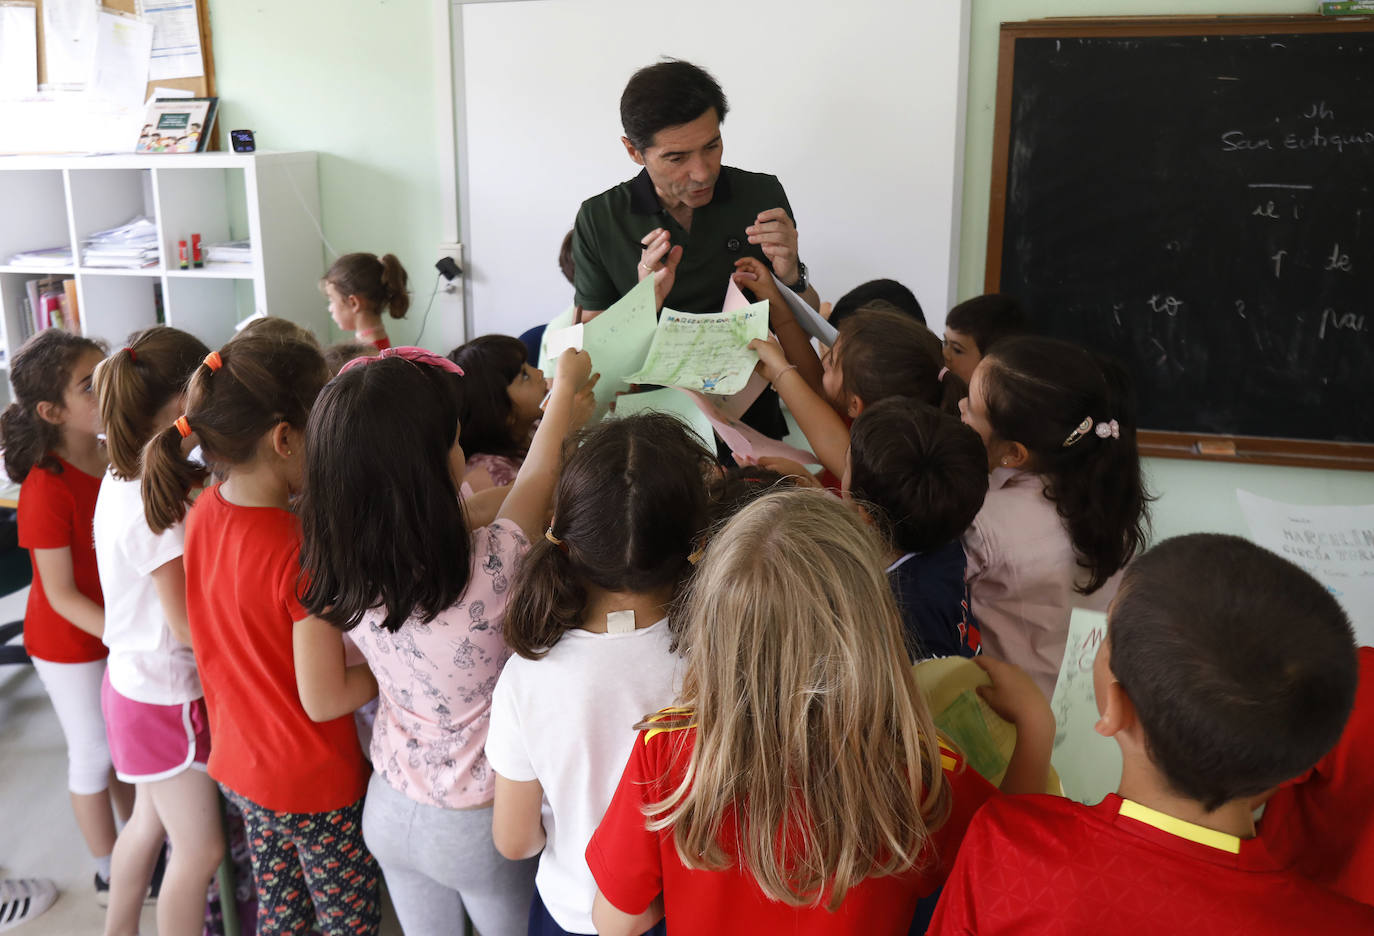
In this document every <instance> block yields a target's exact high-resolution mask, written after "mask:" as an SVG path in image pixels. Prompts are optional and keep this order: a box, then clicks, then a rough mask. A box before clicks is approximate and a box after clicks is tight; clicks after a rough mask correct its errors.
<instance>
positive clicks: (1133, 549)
mask: <svg viewBox="0 0 1374 936" xmlns="http://www.w3.org/2000/svg"><path fill="white" fill-rule="evenodd" d="M961 409H962V411H963V420H964V422H966V423H967V424H968V425H970V426H972V427H973V428H974V429H975V430H976V431H977V432H978V434H979V435H980V436H981V437H982V439H983V444H984V445H985V446H986V447H987V452H988V470H989V471H990V472H991V477H990V479H989V484H988V494H987V498H986V500H985V501H984V503H983V509H982V510H981V511H979V513H978V516H977V518H976V519H975V520H974V522H973V526H972V527H971V528H970V529H969V531H968V533H966V534H965V536H964V549H965V552H966V553H967V554H968V582H969V589H970V593H971V597H972V602H973V613H974V615H975V617H977V619H978V623H979V627H980V630H981V634H982V639H983V645H984V648H985V650H986V652H987V653H989V654H991V655H992V656H993V657H995V658H997V659H999V660H1007V661H1009V662H1012V663H1016V664H1018V665H1020V666H1022V667H1024V668H1025V669H1026V670H1028V671H1029V672H1030V674H1031V675H1032V676H1034V677H1035V680H1036V682H1037V683H1038V684H1039V685H1040V688H1041V689H1042V690H1043V691H1044V693H1045V695H1046V697H1047V698H1048V697H1052V696H1053V693H1054V684H1055V681H1056V680H1057V679H1058V677H1059V667H1060V663H1061V662H1062V661H1063V657H1064V646H1065V644H1066V643H1067V641H1068V634H1069V614H1070V612H1071V611H1072V609H1073V606H1074V604H1075V603H1077V600H1078V596H1080V595H1093V594H1094V593H1099V592H1102V589H1103V588H1104V586H1108V592H1106V593H1101V594H1098V595H1096V596H1095V599H1096V601H1098V602H1102V601H1103V599H1109V598H1110V592H1112V591H1114V590H1115V588H1114V586H1112V585H1109V582H1111V581H1112V579H1113V576H1115V575H1116V574H1117V573H1118V572H1120V571H1121V569H1122V568H1123V567H1124V566H1125V565H1126V563H1127V562H1129V561H1130V560H1131V558H1132V557H1133V556H1134V555H1135V554H1136V553H1137V552H1139V551H1140V550H1141V549H1142V548H1143V547H1144V545H1145V542H1146V540H1147V539H1148V530H1149V511H1148V509H1147V505H1148V503H1149V501H1150V496H1149V494H1148V493H1147V492H1146V490H1145V484H1144V480H1143V479H1142V477H1141V473H1140V454H1139V451H1138V450H1137V448H1136V422H1135V399H1134V394H1133V393H1132V391H1131V388H1130V384H1129V380H1128V378H1127V375H1126V373H1125V372H1124V371H1123V370H1122V368H1121V366H1120V365H1119V364H1117V363H1116V362H1114V361H1110V360H1107V359H1105V358H1100V357H1098V356H1096V355H1094V354H1093V353H1091V352H1089V351H1087V350H1085V349H1083V348H1080V347H1078V346H1076V345H1072V344H1069V343H1067V342H1063V341H1056V340H1053V339H1049V338H1036V337H1024V336H1019V337H1013V338H1006V339H1003V340H1002V341H999V342H998V343H997V345H996V346H995V347H994V348H993V349H992V350H991V351H990V352H989V354H988V355H987V356H986V357H984V358H983V360H982V361H981V362H980V363H979V364H978V366H977V368H976V369H975V370H974V372H973V381H972V383H971V384H970V386H969V396H968V399H967V400H966V401H965V402H964V403H963V404H962V405H961Z"/></svg>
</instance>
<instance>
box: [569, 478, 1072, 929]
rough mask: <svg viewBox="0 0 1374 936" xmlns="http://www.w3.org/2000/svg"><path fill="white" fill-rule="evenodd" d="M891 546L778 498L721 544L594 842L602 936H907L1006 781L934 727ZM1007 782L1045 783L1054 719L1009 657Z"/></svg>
mask: <svg viewBox="0 0 1374 936" xmlns="http://www.w3.org/2000/svg"><path fill="white" fill-rule="evenodd" d="M883 566H884V563H883V561H882V546H881V544H880V543H879V541H878V538H877V536H876V535H875V534H874V533H873V531H872V530H871V529H870V528H869V527H868V526H867V525H866V524H865V523H864V522H863V520H862V519H861V518H860V517H859V516H858V515H857V514H856V513H855V512H854V511H852V510H850V509H848V508H847V507H846V506H845V505H844V504H843V503H841V502H840V501H838V500H836V499H834V498H832V497H828V496H826V495H825V494H823V493H821V492H818V491H814V490H806V489H800V490H792V491H786V490H784V491H777V492H774V493H770V494H766V495H764V496H763V497H761V498H759V499H758V500H755V501H754V502H753V503H751V504H749V505H748V506H747V507H745V508H744V509H743V510H742V511H741V512H740V513H739V514H737V515H736V516H735V518H734V519H733V520H731V521H730V522H729V523H728V524H727V525H726V526H725V527H724V529H722V530H721V531H720V532H719V533H717V534H716V535H715V536H714V537H713V538H712V540H711V543H710V545H709V546H708V547H707V549H706V555H705V558H704V559H703V560H702V562H701V564H700V565H699V566H698V568H697V571H696V574H695V575H694V576H693V579H692V581H691V583H690V585H689V586H688V590H687V593H686V595H685V596H684V598H683V601H682V603H681V616H680V618H679V619H678V626H679V627H680V628H681V631H682V642H683V645H684V652H685V655H686V659H687V669H686V675H685V676H684V679H683V685H682V691H681V693H680V694H679V696H678V702H677V704H676V705H675V706H674V707H672V708H667V709H663V710H661V711H659V712H657V713H656V714H652V715H649V716H647V717H645V718H644V719H643V720H642V721H641V722H640V723H639V725H638V726H637V727H638V728H639V729H640V731H641V732H642V733H641V734H640V735H639V737H638V739H636V740H635V742H634V745H633V747H632V749H631V753H630V758H629V762H628V764H627V765H626V767H625V772H624V775H623V776H622V777H621V780H620V786H619V788H618V789H617V790H616V793H615V796H614V798H613V799H612V801H611V805H610V807H609V808H608V809H607V810H606V814H605V816H604V818H603V819H602V820H601V824H600V827H599V828H598V829H597V831H596V834H595V835H594V836H593V838H592V841H591V843H590V845H589V846H588V848H587V861H588V864H589V865H590V866H591V870H592V874H593V875H594V877H595V878H596V884H597V888H598V894H597V898H596V907H595V910H594V917H595V920H596V925H597V932H599V933H602V934H611V933H614V934H629V933H635V932H639V931H640V930H642V929H643V928H644V926H645V925H646V924H647V923H649V922H652V921H653V920H655V919H657V918H658V917H660V916H662V915H663V914H665V913H666V916H667V919H669V920H671V921H672V927H673V929H674V930H676V931H679V932H686V933H713V934H733V933H739V934H746V933H748V934H754V933H805V934H812V933H814V934H819V933H834V934H849V933H853V934H859V933H863V934H865V936H867V934H879V936H882V934H893V936H895V934H899V933H905V932H906V931H907V928H908V926H909V925H910V923H911V920H912V916H913V914H914V912H915V909H916V903H917V901H918V899H920V898H921V897H924V896H926V895H928V894H930V893H931V892H932V891H934V890H935V889H936V888H938V887H939V886H940V884H941V883H942V881H943V880H944V877H945V875H946V874H947V873H948V869H949V867H950V865H951V863H952V861H953V857H954V853H955V851H956V849H957V848H958V845H959V841H960V839H961V838H962V836H963V833H964V829H965V828H966V827H967V825H968V822H969V820H970V817H971V816H972V815H973V813H974V811H975V810H977V809H978V807H979V806H981V805H982V804H983V803H984V802H985V801H986V800H987V799H988V798H989V797H990V796H992V795H993V794H994V792H995V791H994V789H993V787H992V786H991V785H990V784H989V783H988V782H987V781H986V780H984V779H983V778H982V777H980V776H978V774H976V773H974V772H973V771H972V770H969V769H966V768H965V767H964V763H963V759H962V757H961V756H960V755H959V754H958V752H956V751H955V750H953V749H952V748H950V747H948V746H946V745H944V744H943V743H942V742H940V740H939V739H938V737H937V734H936V730H935V726H934V724H933V722H932V721H931V716H930V713H929V711H928V710H927V708H926V705H925V702H924V701H923V699H922V697H921V695H920V691H919V689H918V688H917V686H916V682H915V678H914V676H913V673H912V669H911V666H910V665H909V663H908V662H907V654H906V650H905V647H904V645H903V641H902V631H901V624H900V618H899V616H898V613H897V608H896V605H895V604H894V602H893V599H892V595H891V592H890V591H889V589H888V584H887V580H886V578H885V577H884V575H883ZM988 668H989V672H990V675H991V676H992V677H993V685H992V686H990V687H987V688H986V690H985V691H984V693H983V694H984V698H986V699H987V700H988V702H989V704H990V705H992V706H993V707H994V708H995V709H997V710H998V711H999V713H1000V714H1003V715H1004V717H1007V718H1008V719H1009V720H1011V721H1013V722H1014V723H1016V724H1017V726H1018V743H1017V748H1016V751H1015V753H1014V754H1013V756H1012V763H1011V765H1010V766H1009V768H1008V779H1007V780H1005V781H1004V783H1003V787H1004V788H1005V789H1008V790H1010V789H1013V788H1014V789H1036V788H1038V789H1041V790H1043V789H1044V784H1045V780H1046V772H1047V770H1048V765H1049V752H1050V745H1051V742H1052V738H1053V734H1054V720H1053V717H1052V716H1051V715H1050V713H1049V705H1048V703H1046V702H1045V700H1044V699H1043V698H1040V697H1039V693H1038V692H1037V691H1036V689H1035V687H1034V685H1033V684H1032V683H1031V682H1030V681H1029V680H1028V679H1026V678H1025V677H1024V675H1022V674H1019V673H1018V672H1017V671H1015V670H1014V668H1011V667H1005V668H1004V667H1000V666H998V665H997V664H995V663H993V664H991V665H990V666H989V667H988Z"/></svg>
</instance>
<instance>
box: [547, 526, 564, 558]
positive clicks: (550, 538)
mask: <svg viewBox="0 0 1374 936" xmlns="http://www.w3.org/2000/svg"><path fill="white" fill-rule="evenodd" d="M544 539H546V540H548V541H549V542H550V543H553V544H554V545H555V546H557V547H558V548H559V549H561V550H563V551H564V552H567V551H568V546H567V544H566V543H564V542H563V541H562V540H561V539H559V538H558V537H556V536H554V535H553V527H549V528H548V529H547V530H545V531H544Z"/></svg>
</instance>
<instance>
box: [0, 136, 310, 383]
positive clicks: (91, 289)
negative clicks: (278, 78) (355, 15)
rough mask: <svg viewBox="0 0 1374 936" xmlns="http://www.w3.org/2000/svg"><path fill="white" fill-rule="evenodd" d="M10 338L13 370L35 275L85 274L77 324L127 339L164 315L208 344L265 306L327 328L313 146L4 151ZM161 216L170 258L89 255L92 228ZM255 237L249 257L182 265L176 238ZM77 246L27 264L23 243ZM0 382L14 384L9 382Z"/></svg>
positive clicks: (1, 228)
mask: <svg viewBox="0 0 1374 936" xmlns="http://www.w3.org/2000/svg"><path fill="white" fill-rule="evenodd" d="M0 206H2V207H0V348H3V350H4V352H5V354H4V361H3V364H0V366H3V367H4V368H8V366H9V362H10V361H11V360H13V358H14V352H15V351H17V350H18V349H19V346H20V345H21V344H22V343H23V336H24V327H23V316H24V314H25V312H24V296H25V290H26V286H25V284H26V283H27V282H28V281H29V280H32V279H40V278H43V277H46V276H61V277H63V278H67V279H75V280H76V290H77V304H78V308H79V317H80V325H81V331H82V332H83V333H84V334H86V335H88V336H90V337H93V338H100V339H103V340H105V341H106V342H108V343H109V345H110V348H111V349H112V350H114V349H118V348H119V347H121V346H122V345H123V343H124V341H125V339H126V338H127V337H128V336H129V334H130V333H131V332H134V331H137V330H138V329H141V328H148V327H150V326H152V325H156V324H157V323H158V312H157V308H156V304H155V298H154V297H155V292H156V290H155V287H160V289H161V293H162V305H163V322H164V323H165V324H167V325H172V326H175V327H176V328H180V329H183V330H185V331H188V332H191V333H192V334H194V335H197V336H198V337H200V338H201V340H203V341H204V342H205V343H206V344H207V345H209V346H210V347H212V348H214V347H218V346H220V345H221V344H223V343H224V342H225V341H227V340H228V339H229V338H230V337H231V336H232V335H233V334H234V325H235V324H236V323H237V322H239V321H241V320H242V319H244V318H246V317H248V316H249V315H252V314H253V313H255V312H258V311H262V312H265V313H267V314H269V315H275V316H278V317H281V318H286V319H291V320H292V321H295V322H298V323H300V324H301V325H304V326H305V327H307V328H309V329H310V330H311V331H313V332H314V333H315V334H316V335H318V336H321V337H325V336H327V334H328V330H327V325H328V314H327V312H326V302H325V299H324V297H323V296H322V295H320V292H319V288H318V283H319V280H320V277H321V276H322V275H323V274H324V250H323V245H322V244H321V240H320V235H319V233H318V231H317V229H316V226H315V219H317V218H319V215H320V198H319V180H318V176H317V169H316V155H315V154H314V153H251V154H237V153H196V154H156V155H152V154H150V155H127V156H10V157H0ZM138 215H146V216H147V217H149V218H152V219H153V220H154V221H155V222H156V224H157V229H158V235H159V240H160V245H161V251H162V256H161V260H160V262H159V263H158V265H157V266H154V267H147V268H144V269H138V270H125V269H102V268H89V267H83V266H82V265H81V250H82V245H83V242H84V240H85V239H86V237H87V236H88V235H90V234H92V233H94V232H96V231H102V230H105V229H108V228H112V227H115V226H117V225H120V224H123V223H124V222H126V221H128V220H130V219H132V218H134V217H136V216H138ZM193 233H194V234H199V235H200V236H201V243H202V245H206V244H214V243H222V242H224V241H229V240H239V239H243V238H245V237H246V238H248V239H249V240H251V241H252V262H251V263H244V264H237V263H235V264H218V265H216V264H209V265H206V266H205V267H202V268H200V269H196V268H191V269H186V270H183V269H181V268H180V266H179V261H178V255H177V242H178V241H180V240H186V241H187V242H188V244H189V242H190V239H191V235H192V234H193ZM62 245H67V246H70V247H71V248H72V256H73V258H74V263H73V264H72V265H71V266H50V267H40V268H34V267H22V268H21V267H17V266H11V265H9V260H10V258H11V257H12V256H13V255H14V254H16V253H20V252H23V251H29V250H38V249H41V248H46V247H57V246H62ZM0 383H2V384H3V388H4V391H3V392H4V394H5V395H6V396H8V393H9V382H8V380H6V381H3V382H0Z"/></svg>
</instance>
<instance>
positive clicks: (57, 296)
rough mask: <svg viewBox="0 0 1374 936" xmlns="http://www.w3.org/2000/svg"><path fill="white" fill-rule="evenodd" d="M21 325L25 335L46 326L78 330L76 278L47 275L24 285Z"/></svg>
mask: <svg viewBox="0 0 1374 936" xmlns="http://www.w3.org/2000/svg"><path fill="white" fill-rule="evenodd" d="M24 292H25V296H24V310H25V315H24V318H23V327H22V328H21V331H22V332H23V333H24V337H25V338H28V337H30V336H32V335H34V334H36V333H37V332H41V331H42V330H43V329H45V328H65V329H66V330H68V331H72V332H80V331H81V313H80V310H79V309H78V307H77V301H76V280H74V279H67V280H64V279H62V278H61V277H56V276H48V277H37V278H35V279H31V280H29V281H28V282H26V283H25V284H24Z"/></svg>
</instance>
